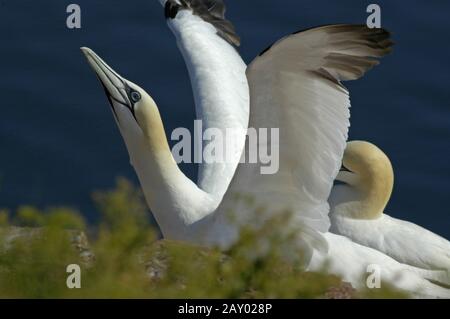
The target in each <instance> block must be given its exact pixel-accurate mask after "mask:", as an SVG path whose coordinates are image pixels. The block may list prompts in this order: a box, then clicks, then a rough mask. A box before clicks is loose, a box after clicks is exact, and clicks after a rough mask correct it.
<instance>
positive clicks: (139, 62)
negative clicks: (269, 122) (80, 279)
mask: <svg viewBox="0 0 450 319" xmlns="http://www.w3.org/2000/svg"><path fill="white" fill-rule="evenodd" d="M72 2H76V3H78V4H79V5H81V8H82V29H81V30H69V29H67V28H66V17H67V14H66V7H67V5H68V4H70V3H72ZM226 3H227V5H228V17H229V19H230V20H232V21H233V22H234V24H235V26H236V28H237V30H238V32H239V34H240V35H241V36H242V47H241V48H240V52H241V53H242V55H243V57H244V59H245V61H246V62H250V61H251V60H252V58H253V57H254V56H256V55H257V54H258V53H259V52H260V51H261V50H262V49H264V48H265V47H267V46H268V45H269V44H271V43H272V42H273V41H275V40H277V39H279V38H280V37H282V36H284V35H286V34H289V33H291V32H293V31H297V30H300V29H304V28H309V27H312V26H317V25H322V24H330V23H365V20H366V17H367V13H366V7H367V5H368V4H370V3H371V2H366V1H354V0H339V1H338V0H333V1H332V0H314V1H294V0H286V1H282V2H280V1H269V0H258V1H254V0H253V1H236V0H234V1H232V0H228V1H226ZM377 3H378V4H380V5H381V7H382V19H383V20H382V23H383V27H385V28H387V29H389V30H390V31H392V32H393V37H394V40H395V41H396V43H397V45H396V47H395V50H394V52H393V54H392V55H390V56H388V57H387V58H385V59H383V61H382V64H381V66H379V67H377V68H376V69H374V70H373V71H372V72H370V73H369V74H368V75H367V76H366V77H365V78H364V79H362V80H360V81H357V82H352V83H347V86H348V87H349V89H350V90H351V93H352V105H353V109H352V128H351V139H364V140H369V141H371V142H373V143H375V144H377V145H378V146H379V147H381V148H382V149H383V150H384V151H385V152H386V153H387V154H388V155H389V157H390V158H391V160H392V162H393V165H394V168H395V172H396V185H395V191H394V194H393V197H392V200H391V202H390V204H389V207H388V209H387V212H388V213H389V214H390V215H392V216H395V217H398V218H403V219H407V220H410V221H413V222H416V223H418V224H420V225H422V226H424V227H427V228H429V229H431V230H433V231H435V232H437V233H439V234H441V235H443V236H446V237H447V238H450V216H449V213H450V209H449V208H448V202H449V195H450V194H449V190H450V162H449V156H450V109H449V101H450V93H449V89H450V74H449V71H450V59H449V57H450V41H448V33H449V31H450V19H449V18H448V12H450V2H448V1H437V0H434V1H418V0H414V1H413V0H409V1H408V2H405V1H377ZM0 41H1V46H0V94H1V97H0V207H7V208H11V209H14V208H15V207H17V206H18V205H20V204H24V203H28V204H33V205H37V206H39V207H46V206H55V205H70V206H73V207H76V208H79V209H81V210H82V211H83V212H84V213H85V214H86V216H87V217H88V218H89V220H91V221H95V220H96V219H98V216H96V215H95V213H94V209H93V205H92V201H91V199H90V194H91V192H92V191H93V190H97V189H105V188H110V187H112V186H113V185H114V182H115V179H116V177H117V176H126V177H128V178H130V179H132V180H133V181H135V182H136V179H135V174H134V172H133V170H132V168H131V167H130V165H129V159H128V155H127V152H126V149H125V147H124V145H123V142H122V140H121V137H120V135H119V132H118V130H117V128H116V126H115V123H114V121H113V117H112V116H111V112H110V108H109V106H108V104H107V101H106V98H105V96H104V94H103V92H102V90H101V87H100V86H99V84H98V83H97V80H96V78H95V76H94V75H93V73H92V71H91V70H90V69H89V67H88V65H87V63H86V62H85V59H84V57H83V56H82V54H81V52H80V51H79V47H80V46H89V47H91V48H92V49H94V50H95V51H96V52H98V53H99V54H100V55H101V56H102V57H104V58H105V60H106V61H108V63H110V64H111V65H112V66H113V67H114V68H115V69H117V70H118V71H119V72H120V73H121V74H123V75H124V76H125V77H127V78H129V79H131V80H132V81H134V82H136V83H139V84H141V85H142V86H143V87H144V88H145V89H146V90H147V91H148V92H149V93H150V94H151V95H152V96H153V97H154V98H155V100H156V101H157V103H158V105H159V107H160V110H161V113H162V116H163V119H164V122H165V125H166V129H167V131H168V132H171V131H172V130H173V129H174V128H176V127H188V128H192V126H193V120H194V117H195V113H194V105H193V99H192V93H191V88H190V83H189V78H188V75H187V71H186V69H185V66H184V62H183V59H182V57H181V55H180V53H179V51H178V49H177V47H176V44H175V41H174V38H173V36H172V34H171V32H170V30H169V29H168V28H167V26H166V24H165V19H164V15H163V8H162V7H161V5H160V4H159V2H158V1H157V0H133V1H132V2H131V1H129V2H126V1H118V0H108V1H106V0H104V1H92V0H72V1H62V0H53V1H50V0H40V1H30V0H27V1H25V0H0ZM182 168H183V170H184V171H185V172H186V173H187V174H188V175H189V176H190V177H191V178H194V177H195V176H196V169H195V167H194V166H192V165H184V166H183V167H182Z"/></svg>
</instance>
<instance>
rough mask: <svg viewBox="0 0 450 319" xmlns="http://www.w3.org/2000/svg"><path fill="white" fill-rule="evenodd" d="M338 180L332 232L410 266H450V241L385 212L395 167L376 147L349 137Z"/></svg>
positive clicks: (437, 268) (426, 267) (333, 203)
mask: <svg viewBox="0 0 450 319" xmlns="http://www.w3.org/2000/svg"><path fill="white" fill-rule="evenodd" d="M337 180H338V181H341V182H343V183H344V185H337V186H335V187H334V189H333V192H332V194H331V197H330V204H331V213H330V217H331V222H332V227H331V231H332V232H334V233H336V234H340V235H344V236H346V237H348V238H350V239H352V240H353V241H355V242H357V243H360V244H362V245H364V246H368V247H372V248H374V249H377V250H379V251H381V252H383V253H385V254H387V255H389V256H391V257H392V258H394V259H395V260H398V261H399V262H402V263H405V264H408V265H412V266H416V267H420V268H424V269H433V270H450V242H449V241H447V240H446V239H444V238H442V237H440V236H438V235H436V234H434V233H432V232H430V231H428V230H426V229H425V228H423V227H420V226H418V225H416V224H413V223H410V222H407V221H403V220H399V219H396V218H393V217H390V216H389V215H386V214H385V213H384V210H385V208H386V206H387V204H388V202H389V199H390V197H391V194H392V190H393V186H394V170H393V168H392V164H391V162H390V160H389V158H388V157H387V156H386V154H385V153H384V152H383V151H382V150H380V149H379V148H378V147H377V146H375V145H373V144H371V143H368V142H364V141H352V142H349V143H348V144H347V148H346V150H345V153H344V158H343V164H342V169H341V172H340V173H339V175H338V177H337Z"/></svg>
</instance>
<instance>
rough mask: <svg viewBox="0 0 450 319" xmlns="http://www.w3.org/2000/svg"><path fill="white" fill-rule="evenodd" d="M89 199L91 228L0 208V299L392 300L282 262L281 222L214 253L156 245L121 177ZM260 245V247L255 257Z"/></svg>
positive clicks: (65, 213) (75, 218)
mask: <svg viewBox="0 0 450 319" xmlns="http://www.w3.org/2000/svg"><path fill="white" fill-rule="evenodd" d="M93 198H94V201H95V203H96V205H97V208H98V211H99V213H100V214H101V216H102V222H101V224H100V225H99V226H97V227H95V228H88V227H87V225H86V223H85V221H84V220H83V218H82V217H81V216H82V215H81V214H80V213H79V212H77V211H76V210H73V209H68V208H50V209H47V210H45V211H40V210H38V209H36V208H33V207H30V206H24V207H21V208H20V209H18V211H17V212H16V213H15V214H14V217H12V216H11V214H10V213H9V212H7V211H2V210H0V298H333V297H342V296H344V297H353V298H358V297H377V298H383V297H402V296H401V295H400V294H398V293H395V292H394V291H391V290H383V291H380V290H377V291H375V292H356V291H354V290H353V289H352V288H351V287H350V286H349V285H345V284H343V283H342V282H341V281H340V279H339V278H336V277H334V276H329V275H325V274H319V273H308V272H305V271H304V270H302V267H301V261H300V260H301V258H298V259H294V261H290V262H287V261H286V259H285V258H283V257H282V256H281V254H282V249H279V247H280V246H282V245H285V243H286V241H288V240H289V238H288V237H289V236H282V235H280V234H279V233H278V232H277V231H276V229H277V227H276V225H277V224H279V223H282V220H281V219H280V220H275V221H271V222H270V223H268V224H266V225H264V226H263V227H262V228H261V229H259V230H257V231H251V230H243V231H242V236H241V239H240V240H239V242H238V243H236V244H235V245H234V246H233V247H231V248H230V249H229V250H228V251H226V252H220V251H219V250H216V249H205V248H199V247H195V246H192V245H188V244H185V243H179V242H170V241H158V240H157V231H156V230H155V229H154V227H152V226H151V225H150V224H149V222H148V211H147V209H146V205H145V203H144V201H143V199H142V195H141V193H140V192H139V191H138V190H137V189H135V188H134V187H133V186H132V185H131V184H130V183H129V182H127V181H125V180H123V179H120V180H119V181H118V183H117V187H116V189H115V190H112V191H109V192H97V193H95V194H94V196H93ZM17 226H19V227H17ZM83 234H88V235H89V241H90V244H89V245H88V243H87V241H86V238H85V237H84V235H83ZM261 237H264V238H267V239H269V240H268V242H269V245H268V246H267V247H266V249H265V250H264V253H259V254H258V255H255V254H254V251H255V247H256V242H257V240H258V238H261ZM250 256H253V257H250ZM69 264H79V265H80V266H81V268H82V277H81V286H82V287H81V289H68V288H67V286H66V279H67V276H68V275H69V274H68V273H66V267H67V265H69Z"/></svg>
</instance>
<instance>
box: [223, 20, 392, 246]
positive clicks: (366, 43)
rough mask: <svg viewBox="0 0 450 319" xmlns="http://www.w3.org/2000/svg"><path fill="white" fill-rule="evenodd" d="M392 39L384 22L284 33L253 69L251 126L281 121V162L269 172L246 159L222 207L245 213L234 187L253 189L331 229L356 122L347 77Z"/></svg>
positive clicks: (312, 229)
mask: <svg viewBox="0 0 450 319" xmlns="http://www.w3.org/2000/svg"><path fill="white" fill-rule="evenodd" d="M391 45H392V42H391V41H390V40H389V33H388V32H386V31H385V30H383V29H368V28H367V27H366V26H354V25H330V26H324V27H319V28H315V29H310V30H307V31H304V32H300V33H296V34H293V35H291V36H288V37H286V38H283V39H281V40H280V41H278V42H277V43H275V44H274V45H273V46H272V47H271V48H269V49H268V50H266V51H265V52H263V53H262V54H261V55H260V56H259V57H257V58H256V59H255V60H254V61H253V62H252V63H251V65H250V66H249V67H248V69H247V78H248V81H249V86H250V124H249V127H253V128H269V129H270V128H279V133H280V136H279V155H280V157H279V164H280V166H279V170H278V172H277V173H276V174H273V175H262V174H261V167H263V166H265V165H264V164H261V162H258V163H257V164H249V163H246V164H241V165H240V166H239V167H238V170H237V173H236V174H235V177H234V179H233V181H232V183H231V186H230V188H229V191H228V193H227V197H226V198H225V200H224V205H223V206H222V207H223V208H224V209H225V210H227V211H230V210H233V211H236V213H238V214H239V215H242V214H246V212H243V211H242V210H243V207H240V206H236V204H234V206H233V202H234V201H235V196H233V194H247V195H249V196H251V197H252V198H253V199H254V200H255V205H257V206H258V207H265V210H266V211H270V212H279V211H286V210H288V211H291V212H292V213H294V217H295V218H296V219H297V220H298V221H299V222H300V223H301V225H302V226H304V227H305V229H308V233H309V234H310V235H313V234H314V233H315V234H316V235H318V237H321V236H320V232H326V231H328V229H329V226H330V222H329V218H328V212H329V205H328V202H327V199H328V196H329V194H330V191H331V189H332V186H333V182H334V179H335V177H336V175H337V173H338V171H339V168H340V165H341V160H342V156H343V153H344V149H345V147H346V140H347V136H348V128H349V125H350V123H349V117H350V112H349V107H350V100H349V94H348V91H347V89H346V88H345V87H344V86H343V85H342V84H341V81H344V80H355V79H358V78H359V77H361V76H363V75H364V73H365V72H366V71H367V70H369V69H370V68H371V67H373V66H374V65H376V64H378V61H377V60H375V59H373V58H379V57H382V56H384V55H385V54H387V53H388V52H389V51H390V46H391ZM268 142H269V146H268V147H269V148H270V147H272V148H273V147H274V146H276V145H275V144H276V143H275V141H271V140H270V138H269V139H268ZM259 147H260V148H265V147H266V143H265V141H264V140H263V141H261V140H260V142H259ZM225 207H226V208H225ZM233 207H234V208H233Z"/></svg>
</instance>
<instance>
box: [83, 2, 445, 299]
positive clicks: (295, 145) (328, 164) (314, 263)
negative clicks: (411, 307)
mask: <svg viewBox="0 0 450 319" xmlns="http://www.w3.org/2000/svg"><path fill="white" fill-rule="evenodd" d="M172 19H180V20H183V19H187V20H191V19H192V12H191V11H190V10H181V11H179V13H178V14H176V15H175V16H174V18H172ZM196 21H197V22H198V23H200V21H199V20H196ZM390 45H391V42H390V40H389V34H388V33H387V32H386V31H384V30H370V29H368V28H367V27H365V26H349V25H334V26H324V27H320V28H316V29H311V30H307V31H304V32H298V33H295V34H293V35H291V36H289V37H286V38H284V39H282V40H280V41H279V42H277V43H276V44H275V45H273V46H272V47H271V48H269V49H268V50H266V51H264V52H263V53H262V54H261V55H260V56H259V57H257V58H256V59H255V60H254V61H253V63H252V64H251V65H250V66H249V68H248V70H247V77H248V80H249V83H250V96H251V114H250V119H251V120H250V125H251V126H252V127H255V128H280V137H281V138H280V142H279V145H278V147H279V150H280V170H279V171H278V172H277V173H276V174H273V175H261V174H260V166H261V163H256V164H241V165H239V167H238V169H237V172H236V174H235V176H234V177H233V180H232V182H231V184H230V187H229V189H228V191H227V192H226V194H225V196H224V199H223V201H222V202H221V204H220V206H219V207H218V208H216V204H215V203H214V201H212V200H211V197H210V196H208V194H207V193H206V192H205V191H204V190H202V189H200V188H199V187H198V186H197V185H196V184H195V183H193V182H192V181H190V180H189V179H188V178H187V177H186V176H185V175H184V174H183V173H182V172H181V171H180V169H179V168H178V166H177V164H176V162H175V161H174V159H173V156H172V154H171V151H170V149H169V146H168V142H167V138H166V135H165V132H164V127H163V123H162V120H161V117H160V115H159V111H158V108H157V106H156V104H155V102H154V101H153V99H152V98H151V97H150V96H149V95H148V94H147V93H146V92H145V91H144V90H143V89H141V88H140V87H138V86H137V85H136V84H133V83H132V82H130V81H128V80H126V79H124V78H123V77H121V76H120V75H118V74H117V73H116V72H115V71H114V70H112V68H110V67H109V66H108V65H107V64H106V63H105V62H104V61H103V60H101V59H100V58H99V57H98V56H97V55H96V54H95V53H94V52H93V51H92V50H90V49H87V48H83V52H84V53H85V55H86V57H87V59H88V61H89V63H90V65H91V67H92V68H93V69H94V71H95V72H96V74H97V76H98V77H99V79H100V81H101V83H102V84H103V86H104V89H105V92H106V94H107V96H108V98H109V101H110V103H111V106H112V109H113V112H114V115H115V118H116V121H117V124H118V126H119V129H120V131H121V133H122V136H123V138H124V140H125V144H126V145H127V148H128V151H129V154H130V158H131V163H132V164H133V166H134V168H135V170H136V173H137V175H138V177H139V180H140V182H141V186H142V188H143V190H144V194H145V196H146V199H147V202H148V204H149V206H150V208H151V210H152V212H153V213H154V215H155V217H156V219H157V222H158V223H159V225H160V227H161V229H162V231H163V233H164V235H165V236H166V237H168V238H172V239H181V240H186V241H191V242H196V243H199V244H202V245H208V244H220V245H223V246H226V245H229V244H230V243H232V242H233V241H234V240H235V239H236V238H237V233H238V226H237V225H234V224H233V223H230V221H229V220H228V218H227V213H228V212H229V211H230V210H235V209H236V208H238V209H239V210H237V211H236V212H237V213H239V219H241V222H244V223H249V222H250V223H251V222H254V219H255V218H261V217H262V216H260V215H258V216H255V215H251V212H248V211H245V210H243V209H242V207H239V206H238V207H236V201H235V195H236V194H250V195H252V196H253V197H254V199H255V201H256V203H257V205H260V206H264V207H266V209H267V211H269V212H277V211H279V210H280V209H283V210H284V209H289V210H291V211H292V212H294V213H295V215H294V216H295V219H294V220H293V221H294V222H293V224H298V225H299V226H301V227H302V230H303V232H302V233H301V234H300V237H301V238H300V239H301V241H302V243H305V242H306V243H307V244H308V245H309V248H310V249H311V254H312V255H313V256H312V258H311V264H310V266H309V269H310V270H320V269H317V267H319V266H318V265H319V264H320V262H321V261H324V260H327V259H329V258H331V259H332V261H333V269H334V271H336V274H338V275H341V276H342V277H344V278H346V277H349V271H352V270H355V269H356V268H358V269H364V267H365V266H366V265H367V264H379V265H381V267H383V264H385V263H386V260H389V263H390V265H389V270H390V273H405V274H407V276H408V277H409V281H408V284H407V285H406V286H405V284H404V283H403V282H400V283H399V282H394V283H393V284H394V285H397V287H399V288H403V289H407V290H410V291H415V290H417V291H418V290H420V289H424V290H426V291H429V292H430V291H431V292H432V293H431V295H433V296H434V295H436V296H448V294H447V295H446V293H447V291H446V290H443V289H442V288H440V287H436V286H434V285H433V284H431V283H429V282H428V281H426V280H424V279H423V274H421V273H419V272H421V271H422V270H416V269H414V268H413V267H409V266H406V265H402V264H400V263H398V262H396V261H394V260H393V259H390V258H389V257H387V256H386V255H383V254H382V253H380V252H377V251H375V250H373V249H370V248H367V247H363V246H359V245H357V244H354V243H352V242H351V241H350V240H348V239H346V238H344V237H342V236H337V235H332V234H329V233H326V232H327V230H328V225H329V219H328V204H327V199H328V196H329V193H330V191H331V188H332V185H333V181H334V179H335V177H336V175H337V174H338V171H339V167H340V162H341V158H342V156H343V153H344V149H345V145H346V139H347V131H348V126H349V123H348V119H349V110H348V108H349V106H350V103H349V97H348V91H347V90H346V89H345V88H344V87H343V86H342V84H341V83H340V81H341V80H352V79H357V78H359V77H361V76H362V75H363V74H364V73H365V72H366V71H367V70H368V69H370V68H371V67H372V66H374V65H375V64H377V61H376V60H374V59H373V58H376V57H381V56H383V55H385V54H386V53H387V52H389V47H390ZM207 211H208V212H209V213H205V212H207ZM241 215H242V216H241ZM199 216H203V217H199ZM263 217H266V216H263ZM327 241H328V244H329V247H328V251H327V250H326V247H324V246H326V245H327ZM317 242H319V244H316V243H317ZM323 243H325V244H323ZM342 247H345V249H341V248H342ZM313 248H317V250H316V251H314V252H312V250H313ZM361 251H364V252H365V255H366V257H365V258H355V256H354V254H355V252H356V253H357V254H359V255H360V252H361ZM349 262H351V263H352V264H353V263H354V264H355V265H354V267H353V268H352V269H351V270H350V269H348V268H347V267H346V264H348V263H349ZM388 279H389V278H388ZM392 280H394V281H395V278H393V279H392ZM354 284H355V285H356V286H360V285H361V284H360V283H359V284H358V283H354Z"/></svg>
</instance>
